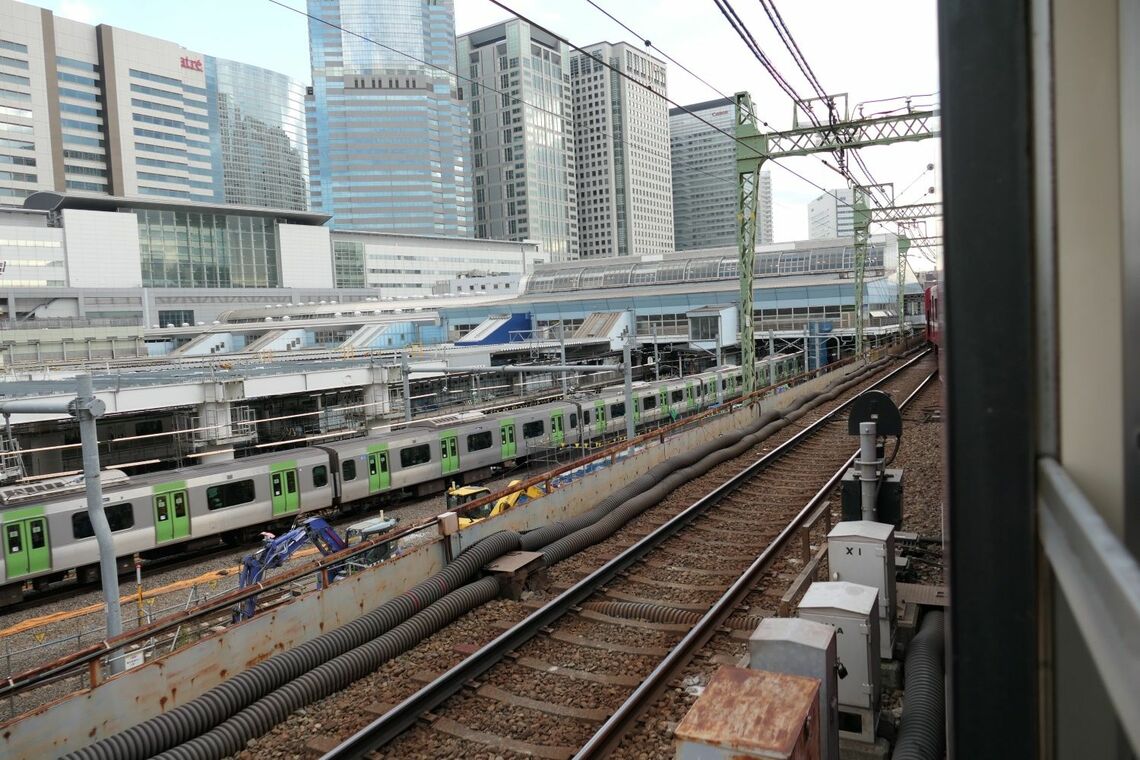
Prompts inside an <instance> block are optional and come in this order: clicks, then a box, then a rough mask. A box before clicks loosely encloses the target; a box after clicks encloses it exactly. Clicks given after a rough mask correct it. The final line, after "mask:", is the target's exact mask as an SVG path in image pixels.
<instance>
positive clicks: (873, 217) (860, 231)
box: [851, 184, 942, 356]
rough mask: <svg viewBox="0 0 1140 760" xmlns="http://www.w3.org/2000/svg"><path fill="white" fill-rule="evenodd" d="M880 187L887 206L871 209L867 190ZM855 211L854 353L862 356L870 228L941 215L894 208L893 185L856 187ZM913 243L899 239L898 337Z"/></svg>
mask: <svg viewBox="0 0 1140 760" xmlns="http://www.w3.org/2000/svg"><path fill="white" fill-rule="evenodd" d="M873 188H882V189H884V190H885V191H886V193H887V197H888V198H890V199H891V200H890V205H889V206H880V207H879V208H871V207H870V206H868V204H867V198H868V197H869V195H870V192H869V191H870V190H872V189H873ZM851 196H852V198H851V200H852V205H853V206H854V207H855V209H854V214H853V217H854V228H855V354H856V355H857V356H858V355H859V354H862V353H863V290H864V287H863V283H864V275H865V274H866V269H867V241H868V239H869V238H870V226H871V225H872V224H877V223H880V222H896V223H898V225H899V227H900V232H901V230H902V228H904V227H906V226H908V225H909V224H910V223H913V222H917V221H919V220H922V219H930V218H932V217H936V216H942V204H941V203H938V202H932V203H912V204H909V205H905V206H896V205H895V202H894V186H893V185H890V184H887V185H855V186H854V187H853V188H852V193H851ZM914 242H915V240H914V239H912V238H909V237H906V236H903V235H900V236H899V262H898V272H897V273H896V276H897V278H898V298H897V308H898V317H899V334H900V335H901V334H902V331H903V323H904V321H905V317H904V314H903V302H904V300H905V299H904V291H905V289H906V266H907V251H908V250H909V248H910V246H911V244H912V243H914Z"/></svg>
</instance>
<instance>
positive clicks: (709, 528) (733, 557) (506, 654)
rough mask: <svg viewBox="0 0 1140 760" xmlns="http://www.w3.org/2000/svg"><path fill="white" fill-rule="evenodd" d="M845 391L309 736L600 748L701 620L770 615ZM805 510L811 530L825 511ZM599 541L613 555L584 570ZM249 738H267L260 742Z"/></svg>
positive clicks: (675, 666)
mask: <svg viewBox="0 0 1140 760" xmlns="http://www.w3.org/2000/svg"><path fill="white" fill-rule="evenodd" d="M932 376H933V365H932V362H930V361H929V360H926V361H916V362H912V363H910V364H908V365H906V366H904V367H903V368H901V369H899V370H896V371H895V372H894V373H892V374H891V375H890V376H888V378H885V379H884V380H882V381H880V382H879V383H876V384H875V385H876V386H877V387H881V388H883V389H885V390H888V392H892V393H893V394H894V395H895V396H896V398H901V397H903V396H906V395H909V394H911V393H912V391H913V390H914V389H915V388H916V387H920V383H922V382H925V381H926V380H928V379H929V378H930V377H932ZM865 387H866V386H864V387H862V388H860V389H859V390H857V391H853V392H852V393H851V397H854V395H857V393H858V392H861V390H863V389H865ZM846 403H847V402H844V403H842V404H839V405H837V406H836V407H835V408H834V409H833V410H832V412H831V413H830V414H828V415H826V416H823V417H821V418H820V419H818V420H816V421H815V422H813V423H811V424H810V425H807V426H806V427H804V428H803V429H801V430H800V431H799V432H797V433H796V434H795V435H794V436H792V437H791V438H790V439H789V440H787V441H786V442H785V443H783V444H781V445H780V446H779V447H778V448H775V449H773V450H771V451H769V452H768V453H767V454H765V455H764V456H763V457H761V458H760V459H759V460H757V461H755V462H750V463H747V464H746V463H744V462H741V461H739V460H734V461H729V462H726V463H725V464H723V465H721V466H720V467H718V468H716V469H714V470H713V471H711V472H709V473H708V474H707V475H705V476H703V477H701V478H698V479H696V480H694V481H692V482H691V483H689V484H687V485H686V486H683V487H681V488H678V489H676V491H674V493H673V494H672V495H671V496H670V497H669V498H668V499H667V500H666V503H665V504H663V505H662V507H663V511H664V512H665V513H668V512H669V510H670V508H672V511H673V512H676V514H675V515H674V516H672V517H670V518H667V519H666V518H664V517H656V518H655V511H656V510H651V511H650V512H648V513H646V514H645V515H643V518H644V519H641V520H638V521H636V522H637V525H636V526H634V525H631V526H627V528H625V529H623V530H621V531H619V532H618V533H617V534H615V535H614V536H613V537H612V539H610V540H608V541H607V542H605V543H604V544H603V545H600V546H598V547H594V548H593V549H592V550H590V551H588V552H584V553H582V554H581V555H575V556H574V557H571V558H569V559H567V560H565V561H563V562H561V563H559V564H558V565H556V566H554V568H552V569H551V576H552V580H553V582H554V583H555V584H556V588H565V590H564V591H562V593H561V594H559V595H558V596H557V598H555V599H554V600H552V601H551V602H549V603H548V604H545V605H543V606H542V607H541V608H540V609H538V610H536V611H535V612H534V613H533V614H531V615H530V616H528V617H527V618H526V619H524V620H523V621H522V622H520V623H518V624H516V625H514V626H513V627H511V628H510V629H509V630H507V631H506V632H505V633H503V634H502V635H501V636H499V637H498V638H496V639H495V640H494V641H492V642H490V643H489V644H487V645H486V646H484V647H482V648H481V649H479V650H478V651H476V652H474V653H473V654H471V655H470V656H469V657H468V658H467V659H465V660H463V661H462V662H461V663H460V664H459V665H457V666H456V667H455V668H452V669H451V670H449V671H447V672H445V673H442V674H429V675H428V676H427V677H426V678H427V679H428V680H430V683H428V684H427V685H426V686H424V687H423V688H421V689H420V690H419V691H417V692H415V693H414V694H412V695H411V696H410V697H408V698H407V699H405V700H404V701H402V702H401V703H400V704H398V705H395V706H390V705H384V704H383V703H382V702H381V703H380V704H379V705H372V707H371V710H372V711H373V712H374V713H383V714H382V715H381V716H380V717H379V718H377V719H376V720H375V721H373V722H372V723H371V724H369V725H368V726H366V727H365V728H363V729H361V730H360V731H358V732H357V733H356V734H354V735H353V736H351V737H348V738H347V739H344V740H343V741H341V742H340V743H339V744H337V745H336V746H335V747H332V746H331V744H333V742H331V741H330V737H324V738H323V740H320V741H317V742H315V743H311V744H310V751H311V750H312V749H313V748H315V747H318V746H319V747H322V748H327V749H328V750H329V751H328V752H327V754H326V755H325V756H326V757H360V756H365V755H374V756H376V757H468V756H478V755H488V756H495V755H504V756H513V755H528V756H537V757H550V758H563V757H571V756H574V755H576V754H577V755H579V756H583V757H585V756H601V755H603V754H606V753H608V752H612V751H614V750H615V749H616V748H617V747H618V746H619V744H620V741H621V737H622V736H624V735H625V734H626V733H627V732H628V731H629V730H630V729H631V728H632V727H633V726H634V725H635V723H636V721H637V719H638V717H639V716H640V715H641V714H642V713H643V712H644V711H645V710H646V709H647V708H648V706H649V705H651V704H652V703H653V702H654V701H655V700H656V699H657V697H658V696H659V695H660V694H661V693H662V692H663V691H665V690H667V689H668V690H670V692H671V693H674V692H676V693H680V694H684V693H685V690H686V689H689V690H690V691H696V690H697V689H698V688H699V686H700V682H699V679H696V680H693V679H692V678H690V679H689V680H684V679H683V680H681V681H675V678H676V676H677V675H678V674H679V673H681V671H682V669H683V668H684V666H685V665H686V664H687V663H689V662H690V661H691V660H692V658H693V657H694V656H695V654H696V653H697V652H698V651H700V650H701V649H702V648H703V647H706V646H707V645H710V642H712V644H713V645H716V642H715V641H712V640H713V639H714V637H715V636H716V635H717V631H719V630H722V629H727V630H729V631H740V632H742V633H737V634H735V635H736V636H741V635H744V636H746V635H747V633H746V632H747V631H750V630H752V628H754V627H755V625H756V624H757V622H758V620H759V618H760V617H763V616H767V615H771V614H775V611H776V608H777V606H778V605H779V603H780V601H781V595H782V594H783V593H784V591H785V589H786V588H787V586H788V584H789V582H790V581H791V580H792V579H793V578H795V576H796V575H797V573H799V571H800V570H801V569H802V562H801V560H800V559H799V558H798V557H797V556H796V555H797V554H798V553H797V552H795V551H794V547H790V546H789V544H790V543H795V542H791V541H790V539H791V538H792V537H793V536H795V535H796V534H797V533H798V532H799V531H800V528H801V526H803V525H804V524H805V523H808V522H811V521H812V520H815V518H817V517H818V516H820V515H822V514H824V513H825V512H826V511H827V510H826V508H825V506H824V501H825V500H826V498H827V496H828V494H829V493H830V491H831V490H832V488H833V487H834V485H835V484H836V483H837V482H838V479H839V477H841V474H842V472H843V470H845V469H846V466H847V463H848V462H849V460H850V458H851V456H852V452H853V451H854V449H855V448H856V442H855V441H854V439H852V438H851V437H850V436H849V435H848V434H847V431H846V417H845V415H843V414H842V410H843V409H844V408H845V407H846ZM710 481H711V482H710ZM679 504H683V505H684V508H683V509H681V510H680V511H679V512H678V510H677V507H678V506H679ZM654 519H656V520H657V524H656V525H655V526H654V525H646V523H647V522H649V521H652V520H654ZM816 522H817V528H816V534H815V536H814V538H815V539H816V540H817V541H818V540H821V539H822V538H823V536H824V535H825V534H826V521H825V520H816ZM651 528H652V529H651ZM629 544H632V545H629ZM626 545H628V546H626ZM605 552H609V553H610V555H611V556H612V554H613V553H617V556H612V558H611V559H609V561H607V562H606V563H605V564H604V565H603V566H602V567H600V568H598V569H594V568H595V567H596V560H597V559H598V558H599V556H605V555H604V553H605ZM592 560H593V561H592ZM727 635H728V636H729V637H730V638H731V636H732V635H734V634H727ZM350 691H351V690H350ZM350 691H346V692H343V693H342V695H338V696H337V698H338V699H340V698H342V697H343V699H344V704H345V705H346V706H347V705H349V704H352V705H355V707H356V709H357V710H359V708H360V706H361V705H362V702H361V700H362V699H363V700H367V701H366V702H364V703H363V704H367V703H368V702H375V701H376V696H375V695H371V697H369V696H368V695H364V694H351V693H350ZM389 708H390V709H389ZM682 714H683V713H682ZM266 738H267V739H268V738H269V737H266ZM336 738H337V739H338V740H339V739H340V738H341V737H336ZM296 749H297V748H296V747H294V748H293V749H292V751H296ZM260 751H265V752H269V751H271V747H270V746H267V745H266V743H264V742H263V743H262V744H260V745H259V752H260ZM669 752H671V749H667V750H666V752H665V755H666V756H667V755H668V754H669ZM633 756H634V757H642V756H643V753H634V754H633Z"/></svg>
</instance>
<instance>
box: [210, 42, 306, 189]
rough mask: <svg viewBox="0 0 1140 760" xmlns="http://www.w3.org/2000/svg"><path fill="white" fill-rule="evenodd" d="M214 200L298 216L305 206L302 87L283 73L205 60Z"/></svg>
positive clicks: (234, 63)
mask: <svg viewBox="0 0 1140 760" xmlns="http://www.w3.org/2000/svg"><path fill="white" fill-rule="evenodd" d="M206 91H207V95H208V96H209V104H210V125H211V141H212V142H213V144H214V146H215V150H214V151H213V154H214V167H213V169H214V177H213V179H214V183H215V188H220V190H221V192H220V194H218V193H215V198H216V200H218V201H222V202H225V203H233V204H237V205H241V206H261V207H264V208H279V209H288V210H292V211H304V210H305V209H306V208H308V202H309V172H308V167H309V145H308V138H307V135H306V132H305V86H304V85H303V84H301V83H300V82H298V81H296V80H294V79H290V78H289V77H287V76H285V75H284V74H278V73H277V72H275V71H270V70H268V69H263V68H260V67H258V66H250V65H248V64H244V63H238V62H236V61H228V60H226V59H224V58H215V57H214V56H206Z"/></svg>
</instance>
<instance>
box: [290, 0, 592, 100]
mask: <svg viewBox="0 0 1140 760" xmlns="http://www.w3.org/2000/svg"><path fill="white" fill-rule="evenodd" d="M268 2H270V3H273V4H274V5H276V6H279V7H281V8H284V9H285V10H287V11H293V13H296V14H297V15H299V16H304V17H305V18H307V19H309V20H310V21H316V22H317V23H320V24H324V25H325V26H327V27H330V28H332V29H336V30H338V31H341V32H344V33H345V34H347V35H349V36H351V37H356V38H357V39H359V40H363V41H364V42H368V43H371V44H373V45H375V46H376V47H378V48H382V49H383V50H387V51H389V52H391V53H395V54H397V55H402V56H404V57H405V58H408V59H410V60H412V61H415V62H416V63H420V64H423V65H424V66H427V67H429V68H432V69H435V70H437V71H442V72H443V73H444V74H447V75H448V76H453V77H456V78H457V79H461V80H463V81H464V82H470V83H471V84H473V85H476V86H478V87H481V88H483V89H485V90H490V91H491V92H494V93H497V94H499V95H505V96H506V97H508V98H510V99H511V100H512V101H514V103H516V104H522V105H524V106H530V107H531V108H533V109H535V110H536V111H541V112H543V113H546V114H550V115H551V116H556V117H557V118H559V119H569V120H570V121H571V123H572V122H573V121H574V114H573V113H572V112H571V113H570V114H569V115H567V114H562V113H558V112H556V111H551V110H550V109H548V108H543V107H542V106H539V105H535V104H534V103H528V102H527V101H525V100H523V99H522V98H520V97H518V96H517V95H512V94H510V93H509V92H506V91H504V90H500V89H498V88H496V87H494V86H492V85H489V84H485V83H483V82H480V81H478V80H476V79H472V78H471V77H465V76H463V75H462V74H460V73H459V72H458V71H452V70H451V69H449V68H446V67H444V66H440V65H438V64H435V63H432V62H431V61H425V60H424V59H422V58H418V57H416V56H414V55H412V54H411V53H407V52H404V51H403V50H398V49H397V48H394V47H391V46H390V45H385V44H384V43H383V42H380V41H378V40H374V39H372V38H371V37H368V36H366V35H363V34H360V33H359V32H354V31H352V30H351V29H345V28H344V27H343V26H340V25H339V24H334V23H333V22H331V21H328V20H327V19H323V18H321V17H320V16H314V15H313V14H311V13H308V12H306V11H303V10H301V9H300V8H294V7H293V6H291V5H288V4H287V3H283V2H281V0H268Z"/></svg>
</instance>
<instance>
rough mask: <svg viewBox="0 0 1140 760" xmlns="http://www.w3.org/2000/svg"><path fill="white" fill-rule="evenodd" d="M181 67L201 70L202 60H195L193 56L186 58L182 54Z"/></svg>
mask: <svg viewBox="0 0 1140 760" xmlns="http://www.w3.org/2000/svg"><path fill="white" fill-rule="evenodd" d="M182 68H184V69H190V70H191V71H201V70H202V62H201V61H197V60H195V59H193V58H187V57H186V56H182Z"/></svg>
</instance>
